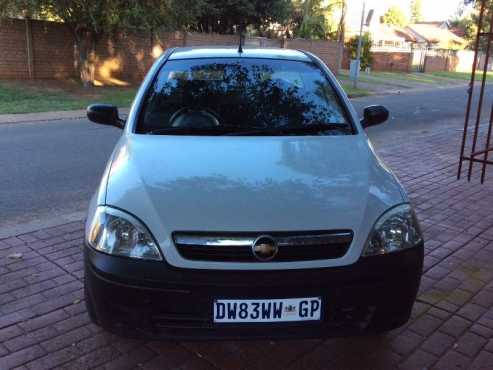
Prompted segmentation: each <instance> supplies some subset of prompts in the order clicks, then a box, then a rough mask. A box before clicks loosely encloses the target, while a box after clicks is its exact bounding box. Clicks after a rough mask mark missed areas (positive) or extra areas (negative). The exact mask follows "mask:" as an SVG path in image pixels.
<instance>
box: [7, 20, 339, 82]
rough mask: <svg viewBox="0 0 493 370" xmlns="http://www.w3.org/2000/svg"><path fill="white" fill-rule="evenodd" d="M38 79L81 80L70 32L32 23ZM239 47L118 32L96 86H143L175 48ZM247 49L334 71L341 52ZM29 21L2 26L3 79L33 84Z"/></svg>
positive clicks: (101, 56)
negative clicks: (290, 55) (316, 62)
mask: <svg viewBox="0 0 493 370" xmlns="http://www.w3.org/2000/svg"><path fill="white" fill-rule="evenodd" d="M30 24H31V34H32V37H31V38H32V49H33V53H32V54H33V55H32V59H33V60H32V65H33V69H34V78H40V79H50V78H55V79H57V78H70V77H77V72H76V70H77V69H76V63H77V58H76V55H77V54H76V49H75V45H74V41H73V38H72V35H71V33H70V30H69V29H68V28H67V27H66V26H65V25H63V24H61V23H55V22H42V21H30ZM199 45H210V46H213V45H238V36H237V35H218V34H202V33H186V34H184V33H182V32H169V33H160V34H158V35H151V34H150V33H149V32H142V31H129V32H120V33H117V34H115V35H112V36H111V37H106V38H103V39H101V40H99V41H98V43H97V46H96V49H95V53H94V55H92V57H91V60H92V62H93V71H94V72H93V76H94V80H95V83H96V84H114V85H121V84H127V83H129V82H140V81H141V80H142V78H143V77H144V75H145V73H146V72H147V70H148V69H149V67H150V66H151V65H152V63H153V62H154V60H155V58H157V57H158V56H159V55H160V54H161V53H162V52H163V51H164V50H166V49H167V48H169V47H173V46H199ZM245 45H246V46H247V47H281V48H283V47H284V48H291V49H303V50H307V51H310V52H312V53H314V54H316V55H318V56H319V57H320V58H321V59H322V60H324V62H325V63H327V65H328V66H329V67H330V68H331V69H332V70H333V71H335V70H336V68H337V59H338V53H339V46H338V44H337V43H335V42H331V41H310V40H303V39H295V40H280V39H267V38H260V37H258V38H247V39H246V40H245ZM26 50H27V49H26V21H24V20H17V19H14V20H12V19H3V20H1V21H0V79H27V78H29V68H28V57H27V51H26Z"/></svg>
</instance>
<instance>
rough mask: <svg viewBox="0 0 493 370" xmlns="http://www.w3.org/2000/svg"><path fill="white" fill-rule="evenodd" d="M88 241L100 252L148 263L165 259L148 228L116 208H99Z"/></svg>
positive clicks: (87, 237) (87, 236)
mask: <svg viewBox="0 0 493 370" xmlns="http://www.w3.org/2000/svg"><path fill="white" fill-rule="evenodd" d="M86 240H87V242H88V244H89V245H90V246H91V247H93V248H94V249H96V250H98V251H100V252H104V253H108V254H112V255H116V256H124V257H131V258H140V259H147V260H161V259H162V258H161V254H160V253H159V249H158V247H157V245H156V243H155V242H154V239H153V238H152V236H151V234H150V232H149V231H148V230H147V228H146V227H145V226H144V225H143V224H142V223H141V222H139V221H138V220H136V219H135V218H134V217H132V216H130V215H129V214H127V213H125V212H122V211H119V210H117V209H114V208H110V207H103V206H101V207H98V208H97V210H96V213H95V215H94V218H93V220H92V222H91V226H90V228H89V231H88V234H87V235H86Z"/></svg>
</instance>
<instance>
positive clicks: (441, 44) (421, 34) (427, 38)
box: [406, 22, 467, 50]
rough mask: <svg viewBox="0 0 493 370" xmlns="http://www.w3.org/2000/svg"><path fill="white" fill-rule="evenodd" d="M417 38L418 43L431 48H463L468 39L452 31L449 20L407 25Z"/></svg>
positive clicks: (408, 29)
mask: <svg viewBox="0 0 493 370" xmlns="http://www.w3.org/2000/svg"><path fill="white" fill-rule="evenodd" d="M406 30H407V32H408V33H409V34H411V35H412V36H413V37H414V38H415V39H416V42H415V43H416V44H417V45H419V46H422V47H426V48H430V49H454V50H461V49H464V48H465V47H466V45H467V41H466V40H465V39H463V38H462V37H460V36H458V35H456V34H455V33H454V32H452V30H451V27H450V25H449V24H448V22H419V23H413V24H410V25H408V26H407V27H406Z"/></svg>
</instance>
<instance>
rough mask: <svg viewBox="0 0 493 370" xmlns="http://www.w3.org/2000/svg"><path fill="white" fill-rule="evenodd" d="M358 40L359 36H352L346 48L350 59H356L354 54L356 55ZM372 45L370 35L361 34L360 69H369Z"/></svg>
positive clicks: (367, 33)
mask: <svg viewBox="0 0 493 370" xmlns="http://www.w3.org/2000/svg"><path fill="white" fill-rule="evenodd" d="M358 39H359V36H354V37H353V38H351V39H350V40H349V41H348V43H347V44H346V47H347V48H348V50H349V53H350V57H351V59H356V56H357V55H356V54H357V53H358ZM372 44H373V40H372V39H371V35H370V33H369V32H365V33H364V34H363V39H362V43H361V46H362V48H361V57H360V61H361V69H366V68H367V67H371V65H372V63H373V56H372V55H371V46H372Z"/></svg>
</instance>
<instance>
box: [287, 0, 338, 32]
mask: <svg viewBox="0 0 493 370" xmlns="http://www.w3.org/2000/svg"><path fill="white" fill-rule="evenodd" d="M336 11H340V12H341V16H344V15H345V0H331V1H324V0H294V1H293V8H292V14H291V17H290V21H289V23H290V24H289V28H290V29H291V33H292V35H293V36H295V37H301V38H307V39H327V38H331V39H336V38H337V36H338V32H339V31H340V29H339V25H340V23H339V18H336V14H335V13H336Z"/></svg>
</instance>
